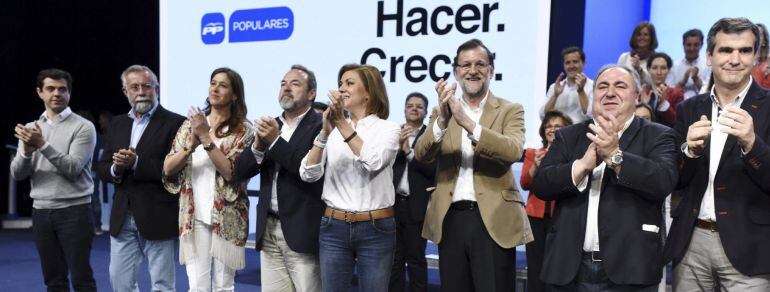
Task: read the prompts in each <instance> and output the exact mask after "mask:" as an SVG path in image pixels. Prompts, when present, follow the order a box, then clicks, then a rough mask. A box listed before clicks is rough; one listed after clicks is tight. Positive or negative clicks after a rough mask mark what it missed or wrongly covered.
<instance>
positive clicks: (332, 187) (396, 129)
mask: <svg viewBox="0 0 770 292" xmlns="http://www.w3.org/2000/svg"><path fill="white" fill-rule="evenodd" d="M348 123H351V122H350V120H348ZM352 126H353V129H354V130H355V131H356V133H357V135H358V137H360V138H361V140H363V145H362V146H361V153H360V156H355V155H354V154H353V151H352V150H350V147H349V146H348V145H347V143H345V141H344V138H343V137H342V135H341V134H340V132H339V130H338V129H334V130H333V131H332V132H331V134H329V138H328V141H327V142H326V148H325V149H324V151H323V155H322V158H321V163H319V164H316V165H307V155H305V158H303V159H302V163H301V164H300V167H299V174H300V177H301V178H302V180H303V181H306V182H315V181H317V180H319V179H320V178H321V177H322V176H323V177H324V188H323V195H322V196H321V197H322V199H323V200H324V202H326V205H327V206H329V207H331V208H334V209H339V210H345V211H371V210H377V209H383V208H388V207H391V206H393V204H394V203H395V190H394V188H393V163H394V162H395V160H396V153H397V152H398V140H399V136H400V134H401V127H400V126H399V125H398V123H395V122H392V121H387V120H383V119H380V118H379V117H377V116H376V115H369V116H367V117H365V118H363V119H361V120H359V121H358V123H357V125H355V124H354V125H352ZM324 174H326V175H325V176H324Z"/></svg>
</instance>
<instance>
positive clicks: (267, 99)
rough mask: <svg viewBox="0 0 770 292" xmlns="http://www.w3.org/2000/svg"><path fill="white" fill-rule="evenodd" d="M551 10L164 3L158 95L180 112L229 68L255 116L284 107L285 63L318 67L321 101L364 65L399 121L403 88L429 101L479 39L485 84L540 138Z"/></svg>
mask: <svg viewBox="0 0 770 292" xmlns="http://www.w3.org/2000/svg"><path fill="white" fill-rule="evenodd" d="M549 15H550V1H515V2H513V1H402V0H392V1H374V0H366V1H361V0H332V1H240V0H239V1H236V0H217V1H213V0H200V1H181V0H170V1H161V2H160V27H161V28H160V30H161V31H160V81H161V103H162V104H163V106H164V107H166V108H168V109H170V110H172V111H175V112H177V113H180V114H186V113H187V109H188V108H189V107H191V106H199V107H202V106H203V102H204V100H205V98H206V96H207V94H208V93H207V90H208V83H209V77H210V74H211V72H212V71H213V70H214V69H216V68H218V67H223V66H226V67H230V68H232V69H234V70H236V71H238V72H239V73H240V74H241V75H242V77H243V79H244V82H245V90H246V102H247V106H248V118H249V119H250V120H252V121H253V120H254V119H256V118H259V117H262V116H277V115H279V114H280V113H281V112H282V110H281V108H280V106H279V105H278V91H279V85H280V81H281V79H282V78H283V75H284V74H285V73H286V72H287V71H288V70H289V67H290V66H291V65H292V64H302V65H304V66H306V67H308V68H309V69H310V70H312V71H314V72H315V73H316V76H317V79H318V96H317V98H316V100H317V101H324V102H325V101H327V100H328V98H327V93H328V91H329V90H333V89H336V88H337V80H336V79H337V72H338V70H339V68H340V67H341V66H342V65H344V64H346V63H366V64H370V65H374V66H376V67H377V68H379V69H380V70H381V71H384V79H385V83H386V86H387V91H388V96H389V98H390V119H391V120H393V121H396V122H399V123H401V122H403V121H404V117H403V110H404V98H405V97H406V95H407V94H409V93H410V92H413V91H418V92H421V93H423V94H425V95H426V96H428V98H429V100H430V103H431V104H430V107H433V106H434V105H435V104H436V99H437V97H436V93H435V91H434V89H433V87H434V85H435V82H436V80H438V78H441V77H449V78H450V79H451V80H452V81H454V78H455V77H454V75H452V74H451V72H452V66H451V60H452V58H453V57H454V56H455V52H456V50H457V47H458V46H459V45H460V44H461V43H463V42H464V41H467V40H469V39H472V38H477V39H480V40H482V41H483V42H484V43H485V44H486V45H487V47H489V48H490V50H491V51H492V52H493V53H494V54H495V76H494V78H493V80H492V81H491V89H492V91H493V92H494V93H495V95H497V96H500V97H504V98H506V99H508V100H511V101H513V102H517V103H521V104H522V105H523V106H524V109H525V112H526V126H527V132H526V135H527V136H526V144H527V145H528V146H533V147H534V146H539V145H540V138H539V136H538V133H537V129H538V126H539V124H540V121H539V117H538V114H537V112H538V110H539V109H540V106H542V104H543V102H544V96H545V83H546V80H545V79H546V70H547V67H548V64H547V63H548V62H547V57H548V31H549ZM458 94H459V93H458ZM426 122H427V121H426ZM519 168H520V167H519ZM257 188H258V180H257V179H252V180H251V182H250V184H249V189H252V190H254V189H257Z"/></svg>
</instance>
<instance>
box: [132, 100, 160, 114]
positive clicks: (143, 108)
mask: <svg viewBox="0 0 770 292" xmlns="http://www.w3.org/2000/svg"><path fill="white" fill-rule="evenodd" d="M131 106H132V107H133V108H134V112H135V113H137V114H140V115H144V114H146V113H149V112H150V111H151V110H152V108H153V107H154V106H155V99H153V98H148V97H147V96H137V97H136V99H135V100H134V103H133V104H132V105H131Z"/></svg>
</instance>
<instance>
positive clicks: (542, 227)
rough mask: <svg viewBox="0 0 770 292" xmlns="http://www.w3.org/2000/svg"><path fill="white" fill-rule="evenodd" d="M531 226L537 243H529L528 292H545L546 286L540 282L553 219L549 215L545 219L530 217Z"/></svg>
mask: <svg viewBox="0 0 770 292" xmlns="http://www.w3.org/2000/svg"><path fill="white" fill-rule="evenodd" d="M529 225H530V227H532V235H533V236H534V237H535V241H533V242H530V243H527V291H528V292H544V291H546V285H545V283H544V282H543V280H540V271H541V270H542V268H543V257H545V236H546V234H548V228H549V227H550V226H551V218H550V217H548V216H547V215H546V217H544V218H535V217H529Z"/></svg>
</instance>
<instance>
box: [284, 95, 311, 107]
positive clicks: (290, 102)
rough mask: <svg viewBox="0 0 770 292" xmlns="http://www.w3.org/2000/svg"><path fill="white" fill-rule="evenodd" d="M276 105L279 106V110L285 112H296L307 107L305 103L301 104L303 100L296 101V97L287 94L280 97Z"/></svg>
mask: <svg viewBox="0 0 770 292" xmlns="http://www.w3.org/2000/svg"><path fill="white" fill-rule="evenodd" d="M278 104H280V105H281V108H282V109H283V110H285V111H292V110H296V109H299V108H302V107H303V106H305V105H307V103H306V102H303V99H297V97H295V96H293V95H289V94H286V95H281V97H280V98H278Z"/></svg>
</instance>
